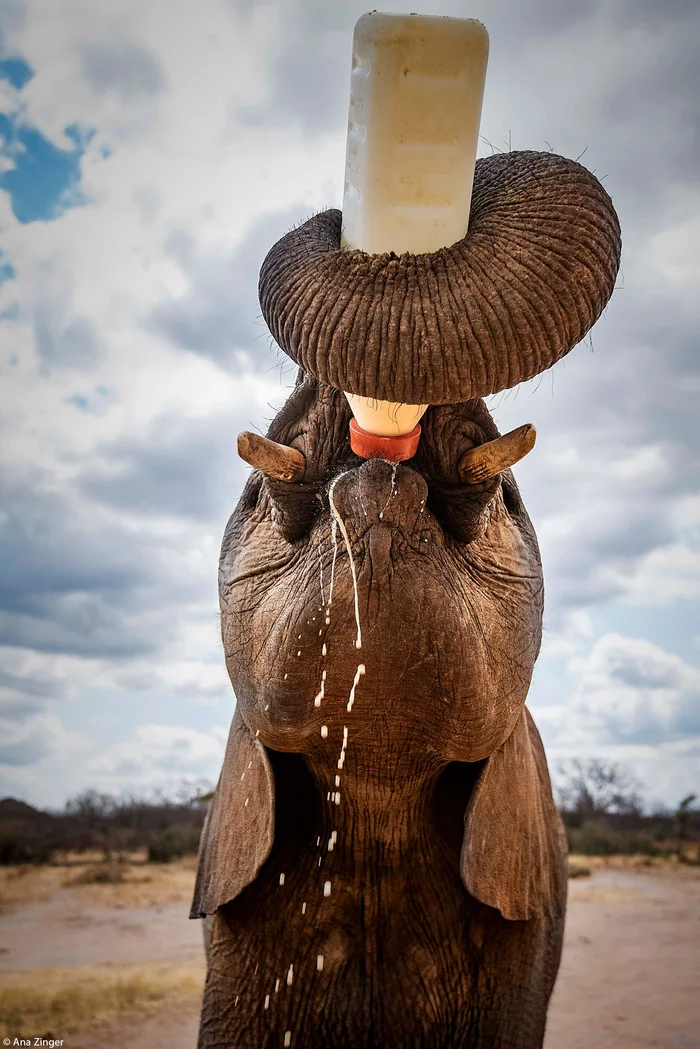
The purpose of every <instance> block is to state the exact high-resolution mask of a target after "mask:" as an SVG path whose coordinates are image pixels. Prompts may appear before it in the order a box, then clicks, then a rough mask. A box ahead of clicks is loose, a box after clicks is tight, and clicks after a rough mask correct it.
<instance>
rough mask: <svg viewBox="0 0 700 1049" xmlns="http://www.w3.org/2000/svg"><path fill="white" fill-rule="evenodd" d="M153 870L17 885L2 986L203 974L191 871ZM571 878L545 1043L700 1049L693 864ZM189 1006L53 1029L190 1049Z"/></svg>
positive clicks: (75, 1045) (8, 912) (83, 1044)
mask: <svg viewBox="0 0 700 1049" xmlns="http://www.w3.org/2000/svg"><path fill="white" fill-rule="evenodd" d="M43 877H44V882H46V879H47V878H48V875H44V876H43ZM158 877H162V878H163V879H165V880H166V881H167V883H168V885H169V890H170V891H169V893H168V892H165V893H164V895H165V898H167V899H168V901H169V902H167V903H166V904H164V905H163V906H158V905H156V904H154V903H153V902H150V901H149V902H150V905H149V906H142V905H139V906H133V905H130V904H133V903H134V901H136V902H138V903H139V904H140V903H142V900H141V899H140V897H139V896H138V895H137V896H134V895H133V894H131V896H130V894H129V892H127V891H126V890H125V889H124V887H123V886H114V887H112V886H85V887H75V886H73V885H71V884H70V883H69V884H68V886H66V884H65V878H64V879H63V880H62V881H58V882H57V883H56V884H55V885H54V889H53V892H51V890H50V887H49V888H47V885H46V884H45V883H43V888H42V892H41V893H39V894H38V898H37V897H36V894H35V898H34V899H31V896H32V893H31V891H28V892H27V897H28V899H27V902H25V903H22V902H19V901H18V900H17V894H15V898H14V899H13V901H12V903H11V905H9V906H6V907H5V908H4V909H3V911H2V912H1V913H0V987H1V986H2V981H3V978H5V979H8V980H9V979H17V974H18V973H19V974H20V977H21V976H22V975H25V974H26V977H27V980H28V981H31V980H32V979H34V980H35V981H36V980H37V979H39V982H40V973H39V970H49V969H50V970H51V972H53V973H55V972H56V971H57V970H58V969H60V970H61V971H62V972H64V973H66V972H68V969H67V967H85V966H89V967H92V969H93V971H94V972H96V973H97V972H104V973H107V974H108V975H109V974H114V973H119V971H120V966H123V967H125V969H126V967H127V966H134V965H139V966H141V967H142V969H143V968H144V967H146V969H147V967H148V965H149V964H152V965H154V966H156V965H157V966H160V967H161V968H162V966H163V965H164V964H167V965H169V966H172V967H173V971H178V972H179V971H180V970H181V969H182V968H183V967H189V970H192V971H195V972H196V973H200V972H201V973H203V955H202V947H201V928H200V923H199V922H191V921H188V920H187V917H186V895H187V894H186V893H185V892H184V889H183V887H184V886H185V885H187V882H188V877H189V873H188V871H187V870H186V869H181V870H178V869H174V870H171V871H170V872H168V873H165V874H163V875H158ZM27 884H28V888H29V889H30V888H31V886H30V885H29V883H27ZM569 887H570V903H569V909H568V917H567V928H566V939H565V947H564V956H563V961H562V967H561V970H560V973H559V978H558V982H557V986H556V989H555V992H554V996H553V999H552V1004H551V1008H550V1014H549V1024H548V1031H547V1037H546V1040H545V1049H651V1047H662V1049H700V993H698V988H700V871H699V870H698V869H697V868H695V869H689V868H676V869H668V868H667V869H643V868H642V869H631V868H624V867H614V866H612V867H611V866H604V865H595V869H594V870H593V872H592V876H591V877H588V878H578V879H576V880H573V881H571V882H570V886H569ZM141 892H142V890H141ZM178 893H179V894H180V896H181V897H182V898H181V899H180V901H179V902H174V900H173V897H174V896H177V895H178ZM157 895H158V893H157V892H156V891H155V888H154V892H153V896H154V897H155V896H157ZM178 967H179V968H178ZM77 971H78V970H77V968H76V972H77ZM33 973H34V974H35V976H34V977H33V976H32V974H33ZM10 974H13V975H12V976H10ZM197 1012H198V1001H197V997H196V994H190V996H189V997H186V998H177V997H175V998H173V999H172V1000H169V1001H168V1002H167V1005H164V1004H163V1003H162V1002H161V1004H160V1005H158V1004H156V1005H155V1006H154V1005H151V1006H150V1008H146V1009H145V1011H141V1012H140V1013H139V1014H138V1015H137V1016H135V1017H134V1018H132V1019H131V1020H124V1019H123V1017H122V1018H121V1019H116V1020H112V1022H110V1023H108V1024H105V1023H103V1024H102V1025H101V1026H99V1027H97V1028H96V1027H94V1026H93V1027H92V1028H88V1029H86V1030H83V1031H81V1032H80V1033H75V1034H68V1033H67V1032H63V1034H62V1033H61V1031H59V1030H52V1032H51V1033H52V1034H53V1036H54V1037H55V1038H60V1037H64V1039H65V1041H64V1047H65V1049H194V1047H195V1045H196V1038H197ZM41 1033H44V1032H40V1031H31V1032H26V1034H27V1035H33V1034H41Z"/></svg>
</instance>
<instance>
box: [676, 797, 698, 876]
mask: <svg viewBox="0 0 700 1049" xmlns="http://www.w3.org/2000/svg"><path fill="white" fill-rule="evenodd" d="M696 798H697V794H688V795H687V796H686V797H685V798H683V801H682V802H681V803H680V805H679V806H678V809H677V810H676V826H677V828H678V859H679V860H681V862H682V861H683V860H684V859H685V843H686V841H687V840H688V838H689V837H690V833H689V832H690V821H691V818H692V815H693V810H692V807H691V806H692V804H693V802H694V801H695V800H696Z"/></svg>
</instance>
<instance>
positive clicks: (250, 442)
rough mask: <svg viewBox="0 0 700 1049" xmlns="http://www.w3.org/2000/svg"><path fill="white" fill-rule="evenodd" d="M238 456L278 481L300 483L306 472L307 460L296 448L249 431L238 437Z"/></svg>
mask: <svg viewBox="0 0 700 1049" xmlns="http://www.w3.org/2000/svg"><path fill="white" fill-rule="evenodd" d="M238 454H239V455H240V457H241V459H243V460H244V462H246V463H248V464H249V466H254V467H255V469H256V470H262V472H263V473H264V474H267V475H268V477H274V478H275V480H276V481H300V480H301V478H302V477H303V476H304V472H305V471H306V459H305V458H304V456H303V455H302V453H301V452H300V451H298V450H297V449H296V448H289V447H288V445H286V444H277V442H276V441H270V440H269V439H268V438H267V437H261V436H260V435H259V434H257V433H250V431H248V430H244V431H243V433H239V435H238Z"/></svg>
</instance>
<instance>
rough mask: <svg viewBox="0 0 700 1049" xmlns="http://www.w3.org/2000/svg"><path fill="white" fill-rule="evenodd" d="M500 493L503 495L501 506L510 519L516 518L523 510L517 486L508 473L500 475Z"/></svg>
mask: <svg viewBox="0 0 700 1049" xmlns="http://www.w3.org/2000/svg"><path fill="white" fill-rule="evenodd" d="M501 492H502V493H503V505H504V506H505V508H506V510H507V511H508V513H509V514H510V516H511V517H517V516H518V514H519V513H520V512H521V510H522V508H523V502H522V499H521V498H520V492H519V491H518V486H517V485H516V483H515V481H514V480H513V478H512V476H511V475H510V473H505V474H502V475H501Z"/></svg>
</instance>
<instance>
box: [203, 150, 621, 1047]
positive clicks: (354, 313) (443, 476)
mask: <svg viewBox="0 0 700 1049" xmlns="http://www.w3.org/2000/svg"><path fill="white" fill-rule="evenodd" d="M340 224H341V216H340V213H339V212H335V211H330V212H326V213H324V214H321V215H318V216H316V217H314V218H312V219H310V220H309V221H308V222H307V223H306V224H305V225H303V226H301V227H300V228H299V229H296V230H294V231H292V232H291V233H289V234H288V235H287V236H286V237H284V238H283V239H282V240H281V241H280V242H279V243H278V244H276V245H275V246H274V248H273V249H272V250H271V252H270V253H269V254H268V256H267V258H266V260H265V262H264V263H263V267H262V271H261V276H260V301H261V306H262V310H263V314H264V316H265V319H266V321H267V323H268V325H269V327H270V330H271V331H272V333H273V335H274V336H275V338H276V340H277V342H278V343H279V345H280V346H281V347H282V349H283V350H284V351H285V352H286V353H288V354H289V355H290V356H291V357H292V358H293V359H294V360H296V361H297V362H298V364H299V365H300V370H299V376H298V379H297V384H296V387H295V389H294V392H293V393H292V395H291V397H290V398H289V400H288V402H287V403H286V405H285V406H284V407H283V409H282V411H281V412H280V413H279V415H278V416H277V418H276V419H275V420H274V422H273V423H272V425H271V427H270V430H269V434H268V437H267V438H261V437H255V436H254V435H252V434H244V435H241V438H240V440H239V449H240V451H241V454H243V456H244V458H246V459H247V460H248V461H249V462H251V463H252V464H253V465H254V466H255V467H256V469H255V470H254V471H253V473H252V474H251V476H250V478H249V480H248V483H247V485H246V487H245V490H244V492H243V495H242V497H241V499H240V502H239V504H238V506H237V508H236V510H235V512H234V514H233V516H232V517H231V519H230V521H229V523H228V526H227V528H226V532H225V535H224V540H223V547H222V551H221V561H220V576H219V578H220V600H221V614H222V634H223V644H224V651H225V655H226V664H227V667H228V671H229V675H230V678H231V682H232V685H233V688H234V690H235V693H236V697H237V707H236V712H235V715H234V718H233V724H232V726H231V734H230V737H229V742H228V747H227V751H226V756H225V759H224V765H223V769H222V772H221V777H220V780H219V784H218V786H217V789H216V793H215V795H214V798H213V801H212V804H211V808H210V811H209V814H208V817H207V822H206V825H205V828H204V832H203V835H202V843H201V849H200V859H199V870H198V875H197V884H196V889H195V896H194V902H193V906H192V916H193V917H203V916H210V917H208V921H207V925H208V973H207V981H206V989H205V993H204V1003H203V1009H202V1018H201V1026H200V1038H199V1046H200V1049H224V1047H225V1049H262V1047H266V1049H267V1047H282V1046H293V1047H296V1049H316V1047H318V1049H367V1047H376V1049H486V1047H489V1049H536V1047H538V1046H541V1045H542V1040H543V1037H544V1028H545V1020H546V1012H547V1004H548V1001H549V997H550V994H551V991H552V987H553V985H554V980H555V977H556V973H557V968H558V964H559V957H560V952H561V942H562V932H563V922H564V910H565V900H566V841H565V836H564V833H563V829H562V826H561V822H560V820H559V816H558V814H557V811H556V808H555V805H554V802H553V798H552V791H551V786H550V781H549V776H548V772H547V764H546V760H545V756H544V752H543V749H542V744H541V742H540V738H539V735H538V733H537V729H536V728H535V725H534V723H533V721H532V718H531V716H530V714H529V712H528V711H527V709H526V707H525V700H526V697H527V692H528V688H529V685H530V680H531V676H532V671H533V666H534V663H535V660H536V658H537V654H538V651H539V647H540V640H541V627H542V606H543V583H542V570H541V564H540V557H539V551H538V547H537V540H536V537H535V533H534V531H533V528H532V525H531V523H530V519H529V517H528V515H527V512H526V510H525V508H524V506H523V503H522V501H521V499H520V495H519V493H518V488H517V486H516V484H515V481H514V480H513V476H512V474H511V472H510V469H509V467H510V466H511V465H512V464H513V462H515V461H516V460H517V459H518V458H520V457H521V456H522V455H523V454H524V453H525V452H526V451H528V450H529V449H530V448H531V447H532V444H533V443H534V429H533V428H532V427H530V426H523V427H520V428H519V429H518V430H516V431H513V433H512V434H508V435H506V436H504V437H499V435H498V431H497V429H496V427H495V425H494V422H493V420H492V418H491V416H490V414H489V412H488V410H487V408H486V406H485V405H484V402H483V400H482V399H481V398H482V397H484V396H485V395H487V394H489V393H493V392H496V391H497V390H502V389H506V388H508V387H510V386H513V385H515V384H516V383H518V382H521V381H523V380H524V379H527V378H530V377H531V376H533V375H535V374H537V373H538V372H540V371H542V370H544V369H545V368H547V367H549V366H550V365H551V364H553V363H554V362H555V361H556V360H558V359H559V358H560V357H561V356H563V354H565V353H567V352H568V351H569V350H570V349H571V348H572V347H573V346H574V345H575V344H576V343H577V342H578V341H580V339H581V338H583V336H584V335H585V333H586V332H587V331H588V329H589V328H590V327H591V325H592V324H593V323H594V322H595V320H596V319H597V317H598V316H599V314H600V313H601V311H602V309H603V307H604V306H605V303H606V302H607V300H608V298H609V297H610V295H611V293H612V289H613V286H614V282H615V276H616V273H617V269H618V265H619V256H620V231H619V226H618V222H617V217H616V215H615V211H614V209H613V207H612V204H611V202H610V199H609V197H608V195H607V194H606V193H605V191H604V190H603V188H602V187H601V186H600V184H599V183H598V182H597V180H596V179H595V178H594V177H593V176H592V175H591V174H590V173H589V172H587V171H586V170H585V169H584V168H582V167H581V166H580V165H578V164H575V163H574V162H572V161H569V160H565V159H564V158H562V157H557V156H555V155H552V154H539V153H509V154H505V155H498V156H494V157H490V158H488V159H486V160H481V161H479V162H478V164H477V172H476V179H475V187H474V194H473V199H472V213H471V221H470V227H469V232H468V234H467V236H466V237H465V238H464V240H463V241H460V242H459V243H457V244H455V245H453V246H452V247H451V248H449V249H444V250H442V251H439V252H436V253H434V254H431V255H421V256H411V255H404V256H402V257H401V258H397V257H395V256H392V255H378V256H370V255H365V254H363V253H362V252H357V251H341V250H340ZM344 392H347V393H355V394H359V395H362V396H364V397H371V398H377V399H383V400H389V401H393V402H404V403H410V404H430V405H431V407H429V408H428V410H427V412H426V414H425V415H424V417H423V420H422V432H421V435H420V440H419V443H418V450H417V452H416V453H415V455H414V456H413V457H412V458H411V459H410V460H408V461H406V462H399V463H397V462H393V463H392V462H389V461H386V460H385V459H382V458H368V459H365V458H362V457H360V456H358V455H356V454H355V452H354V451H353V450H352V447H351V444H350V441H349V423H350V418H351V415H350V409H349V407H348V402H347V399H346V397H345V396H344Z"/></svg>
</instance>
